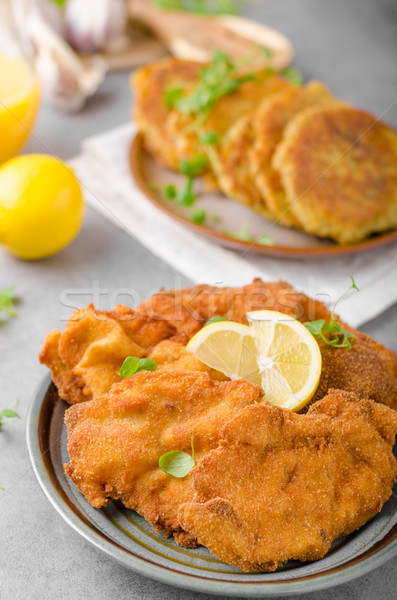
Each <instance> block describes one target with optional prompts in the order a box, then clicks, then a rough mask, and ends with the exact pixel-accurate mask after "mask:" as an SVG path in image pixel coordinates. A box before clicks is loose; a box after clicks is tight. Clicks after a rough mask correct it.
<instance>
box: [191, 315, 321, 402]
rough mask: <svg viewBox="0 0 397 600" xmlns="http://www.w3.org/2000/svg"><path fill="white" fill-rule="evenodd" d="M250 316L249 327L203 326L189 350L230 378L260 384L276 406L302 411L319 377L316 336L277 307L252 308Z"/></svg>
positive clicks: (213, 324)
mask: <svg viewBox="0 0 397 600" xmlns="http://www.w3.org/2000/svg"><path fill="white" fill-rule="evenodd" d="M247 318H248V322H249V326H248V325H243V324H241V323H234V322H232V321H220V322H217V323H212V324H211V325H208V326H206V327H203V329H201V330H200V331H199V332H198V333H197V334H196V335H195V336H194V337H193V338H192V339H191V340H190V342H189V343H188V345H187V350H188V351H189V352H192V353H193V354H194V355H195V356H197V358H198V359H199V360H201V361H202V362H203V363H205V364H206V365H208V366H210V367H212V368H213V369H216V370H217V371H221V372H222V373H224V374H225V375H227V376H228V377H230V378H231V379H240V378H241V379H247V380H248V381H251V382H252V383H256V384H258V385H261V386H262V388H263V390H264V392H265V398H266V400H268V401H269V402H271V403H272V404H275V405H277V406H281V407H283V408H288V409H290V410H294V411H297V410H300V409H301V408H302V407H303V406H304V405H305V404H307V403H308V402H309V400H310V399H311V398H312V397H313V394H314V393H315V391H316V389H317V386H318V382H319V379H320V375H321V353H320V349H319V346H318V344H317V342H316V340H315V339H314V337H313V336H312V335H311V333H309V331H307V329H306V328H305V327H304V326H303V325H302V323H300V322H299V321H296V320H295V319H293V318H292V317H289V316H288V315H284V314H282V313H279V312H276V311H271V310H259V311H252V312H249V313H247Z"/></svg>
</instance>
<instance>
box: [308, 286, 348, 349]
mask: <svg viewBox="0 0 397 600" xmlns="http://www.w3.org/2000/svg"><path fill="white" fill-rule="evenodd" d="M349 277H350V279H351V281H352V283H351V285H350V286H349V287H348V288H347V290H345V291H344V292H343V294H342V295H341V296H339V298H338V299H337V301H336V302H335V304H334V306H333V309H332V311H331V314H330V318H329V323H327V322H326V321H325V319H317V320H316V321H309V322H307V323H305V324H304V325H305V327H306V329H307V330H308V331H310V333H311V334H312V335H313V336H314V337H315V338H316V339H321V340H323V342H325V343H326V344H327V345H328V346H332V347H333V348H348V349H349V350H351V347H352V346H351V343H350V338H352V337H354V336H353V334H352V333H350V332H349V331H346V329H344V328H343V327H342V325H340V323H338V322H337V321H335V309H336V307H337V305H338V304H339V302H340V301H341V300H342V298H343V297H344V296H345V295H346V294H347V293H348V292H350V290H353V289H354V290H357V291H358V292H359V291H360V290H359V289H358V287H357V286H356V282H355V281H354V278H353V277H352V276H351V275H349Z"/></svg>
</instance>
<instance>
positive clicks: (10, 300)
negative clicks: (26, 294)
mask: <svg viewBox="0 0 397 600" xmlns="http://www.w3.org/2000/svg"><path fill="white" fill-rule="evenodd" d="M1 313H3V314H5V315H7V316H9V317H17V316H18V313H17V311H16V310H15V288H14V286H10V287H8V288H5V289H4V290H2V291H1V292H0V315H1Z"/></svg>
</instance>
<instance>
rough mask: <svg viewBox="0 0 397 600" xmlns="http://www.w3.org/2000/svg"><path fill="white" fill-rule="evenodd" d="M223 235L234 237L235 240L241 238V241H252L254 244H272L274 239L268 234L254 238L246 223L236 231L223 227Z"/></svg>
mask: <svg viewBox="0 0 397 600" xmlns="http://www.w3.org/2000/svg"><path fill="white" fill-rule="evenodd" d="M222 233H223V234H224V235H228V236H229V237H232V238H234V239H235V240H241V241H243V242H254V243H255V244H262V245H263V246H273V245H274V239H273V238H272V237H270V235H266V234H263V235H260V236H258V237H257V238H255V237H254V236H253V235H252V234H251V233H250V232H249V231H248V227H247V225H246V224H244V225H242V226H241V229H239V230H238V231H228V230H227V229H224V230H223V232H222Z"/></svg>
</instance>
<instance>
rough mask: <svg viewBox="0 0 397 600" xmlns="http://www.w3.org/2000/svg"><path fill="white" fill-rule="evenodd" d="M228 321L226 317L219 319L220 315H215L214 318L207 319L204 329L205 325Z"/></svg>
mask: <svg viewBox="0 0 397 600" xmlns="http://www.w3.org/2000/svg"><path fill="white" fill-rule="evenodd" d="M228 320H229V319H226V317H221V316H220V315H216V316H215V317H212V318H211V319H208V321H207V322H206V324H205V325H204V327H207V325H211V324H212V323H219V321H228Z"/></svg>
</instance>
